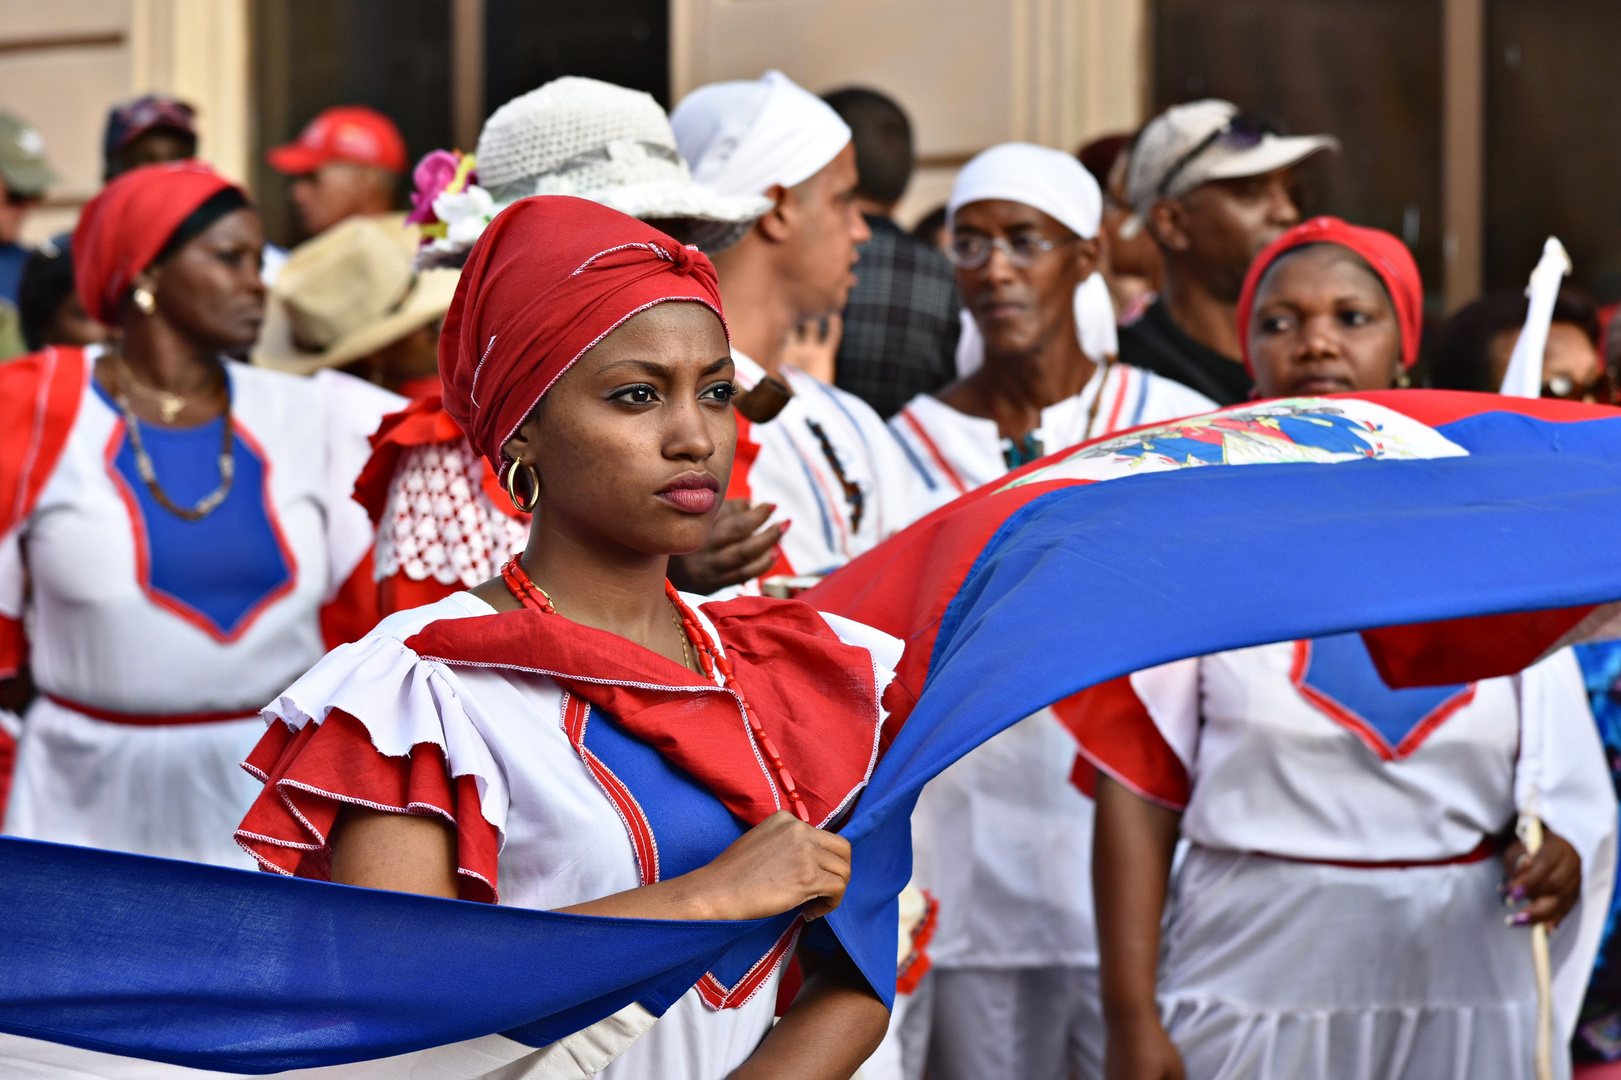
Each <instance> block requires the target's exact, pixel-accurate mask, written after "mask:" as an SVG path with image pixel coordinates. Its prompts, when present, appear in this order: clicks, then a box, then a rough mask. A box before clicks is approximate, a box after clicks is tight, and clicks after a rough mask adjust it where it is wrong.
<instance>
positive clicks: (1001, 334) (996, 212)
mask: <svg viewBox="0 0 1621 1080" xmlns="http://www.w3.org/2000/svg"><path fill="white" fill-rule="evenodd" d="M952 239H953V243H954V244H955V245H957V247H958V250H959V252H964V251H967V250H968V249H969V248H971V247H972V246H974V245H975V244H976V242H977V243H983V242H985V241H988V240H997V239H1000V240H1003V241H1006V242H1007V243H1008V244H1009V245H1011V246H1012V247H1013V248H1014V250H1015V251H1016V252H1019V251H1023V252H1025V253H1026V257H1027V258H1028V261H1029V264H1030V265H1028V266H1025V267H1019V266H1015V265H1013V260H1012V259H1010V258H1009V257H1008V255H1007V253H1006V252H1004V251H1002V250H1001V249H999V248H993V249H992V250H991V253H990V257H989V258H988V259H987V260H986V261H985V263H984V264H983V265H981V266H978V267H964V266H959V267H958V268H957V290H958V292H960V293H961V294H962V298H963V302H964V303H965V304H966V305H967V306H968V310H969V311H970V312H971V313H972V314H973V316H974V321H975V322H976V323H978V324H979V332H980V334H982V335H983V336H984V338H985V354H986V356H987V357H993V356H1006V355H1011V354H1026V353H1032V352H1036V351H1038V350H1040V349H1043V348H1045V347H1046V346H1047V345H1048V343H1049V342H1051V341H1053V340H1054V339H1055V336H1056V335H1058V334H1068V335H1069V336H1070V337H1071V338H1074V336H1075V289H1076V287H1077V286H1078V285H1080V283H1081V282H1082V281H1084V280H1085V279H1086V277H1087V276H1088V275H1089V274H1091V273H1092V270H1093V269H1094V267H1095V266H1096V265H1097V259H1098V242H1097V241H1096V240H1084V239H1081V238H1080V237H1078V236H1076V235H1075V234H1074V233H1072V232H1070V231H1069V230H1068V229H1066V228H1065V227H1064V226H1062V225H1060V224H1059V223H1058V222H1056V221H1054V220H1053V219H1052V218H1051V217H1049V216H1048V215H1047V214H1044V213H1042V212H1041V211H1040V210H1037V209H1036V208H1035V207H1033V206H1026V205H1024V204H1023V203H1017V202H1010V201H1008V200H1006V199H985V200H982V201H980V202H973V203H969V204H968V205H966V206H963V207H960V208H959V209H958V210H957V213H956V215H955V219H954V222H953V236H952ZM1043 241H1046V242H1048V243H1051V244H1052V248H1051V250H1048V251H1042V250H1040V246H1041V244H1042V242H1043ZM1021 261H1023V260H1021Z"/></svg>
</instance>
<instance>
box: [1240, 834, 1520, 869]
mask: <svg viewBox="0 0 1621 1080" xmlns="http://www.w3.org/2000/svg"><path fill="white" fill-rule="evenodd" d="M1250 854H1254V855H1260V856H1262V857H1263V858H1267V859H1277V860H1278V861H1279V862H1292V863H1305V864H1307V865H1310V866H1339V867H1343V868H1345V869H1347V870H1416V869H1418V868H1420V867H1425V866H1467V865H1468V864H1470V863H1478V862H1485V861H1486V860H1487V859H1489V858H1491V857H1492V856H1493V855H1495V854H1497V841H1496V839H1494V838H1493V837H1490V836H1483V837H1481V839H1480V843H1478V844H1476V845H1475V846H1474V847H1472V848H1470V849H1469V850H1468V851H1466V852H1464V853H1463V854H1462V855H1450V856H1448V857H1447V858H1444V859H1414V860H1402V859H1398V860H1395V861H1392V862H1357V861H1355V860H1347V859H1305V858H1301V857H1299V856H1296V855H1274V854H1273V853H1272V852H1270V851H1255V852H1251V853H1250Z"/></svg>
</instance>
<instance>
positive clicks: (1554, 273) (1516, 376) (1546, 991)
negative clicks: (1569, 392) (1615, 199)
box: [1501, 236, 1571, 1080]
mask: <svg viewBox="0 0 1621 1080" xmlns="http://www.w3.org/2000/svg"><path fill="white" fill-rule="evenodd" d="M1570 269H1571V267H1570V255H1569V254H1567V253H1566V251H1565V245H1563V244H1561V243H1560V242H1559V238H1558V237H1556V236H1550V237H1548V240H1547V243H1545V244H1543V246H1542V258H1541V259H1540V260H1538V261H1537V266H1536V269H1535V270H1532V271H1531V281H1530V283H1529V284H1528V285H1527V286H1526V289H1525V294H1526V296H1528V297H1530V300H1531V302H1530V304H1529V305H1528V310H1527V312H1526V316H1525V326H1524V327H1523V328H1522V329H1521V330H1520V339H1519V340H1518V341H1517V342H1515V343H1514V352H1513V354H1512V355H1511V356H1510V357H1509V361H1508V370H1507V371H1505V372H1504V373H1503V386H1502V390H1501V392H1502V393H1503V394H1506V395H1508V396H1510V397H1526V398H1534V397H1541V396H1542V361H1543V354H1544V353H1545V352H1546V351H1547V348H1548V328H1549V326H1550V325H1551V324H1552V322H1553V305H1554V301H1556V300H1557V299H1558V298H1559V286H1560V284H1561V283H1562V282H1563V281H1564V279H1565V277H1566V275H1568V274H1569V273H1570ZM1534 681H1535V676H1534V673H1532V672H1522V673H1521V675H1520V690H1521V692H1520V720H1521V724H1522V725H1523V726H1522V728H1521V732H1520V737H1521V739H1522V740H1523V746H1522V752H1521V759H1520V767H1521V768H1522V769H1524V770H1526V771H1527V773H1528V779H1529V781H1530V783H1529V790H1528V791H1527V792H1526V793H1525V797H1524V798H1523V799H1522V801H1521V804H1520V818H1519V823H1518V825H1517V827H1516V829H1515V831H1516V832H1517V833H1518V834H1519V837H1520V842H1521V843H1523V844H1524V845H1525V850H1526V854H1528V855H1530V856H1532V857H1535V856H1536V853H1537V851H1538V849H1540V848H1541V847H1542V818H1541V816H1540V815H1539V813H1538V810H1539V808H1538V806H1537V803H1538V801H1539V798H1540V795H1541V790H1540V789H1541V784H1540V780H1541V776H1540V773H1541V771H1542V735H1543V733H1542V723H1541V719H1542V718H1541V715H1540V705H1541V702H1540V701H1537V700H1533V699H1534V698H1535V697H1536V695H1535V694H1534V693H1526V690H1527V689H1528V687H1527V683H1528V682H1534ZM1531 966H1532V970H1533V973H1534V975H1535V978H1536V985H1537V1027H1536V1078H1537V1080H1553V1076H1554V1071H1553V966H1552V964H1551V962H1550V958H1549V955H1548V926H1547V924H1546V923H1537V924H1536V925H1535V926H1533V927H1532V928H1531Z"/></svg>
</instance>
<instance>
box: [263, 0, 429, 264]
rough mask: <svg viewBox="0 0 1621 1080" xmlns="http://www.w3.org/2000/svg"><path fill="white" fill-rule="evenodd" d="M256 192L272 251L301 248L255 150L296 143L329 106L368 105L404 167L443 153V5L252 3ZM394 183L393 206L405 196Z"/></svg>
mask: <svg viewBox="0 0 1621 1080" xmlns="http://www.w3.org/2000/svg"><path fill="white" fill-rule="evenodd" d="M253 15H254V28H253V29H254V40H255V44H256V48H255V55H254V61H253V62H254V76H255V78H254V86H255V91H256V95H257V100H256V101H255V108H256V110H257V113H258V117H257V118H258V139H257V142H258V147H259V151H260V153H259V155H258V156H257V157H256V159H255V168H256V170H257V171H256V175H255V177H254V180H255V182H256V184H255V186H256V191H257V194H258V198H259V202H260V205H261V207H262V209H263V212H264V217H265V231H266V233H267V234H268V235H269V237H270V239H271V240H272V241H274V242H275V243H278V244H284V245H291V244H294V243H297V242H298V241H299V240H302V239H304V238H303V237H302V236H301V235H299V233H298V225H297V221H296V218H295V217H294V215H293V212H292V207H291V205H290V204H289V203H288V200H287V180H286V178H285V177H283V176H282V175H281V174H280V173H278V172H276V171H275V170H274V169H272V168H270V167H269V166H268V165H266V164H265V163H264V156H263V151H264V149H265V148H266V147H270V146H275V145H276V144H278V143H282V142H286V141H288V140H289V139H293V138H295V137H297V135H298V133H299V131H300V130H301V129H302V128H303V127H304V125H305V124H307V123H309V122H310V120H311V119H312V118H314V116H315V114H316V113H318V112H320V111H321V110H322V109H324V108H327V107H328V106H330V105H370V106H371V107H372V108H374V109H377V110H379V111H381V112H383V113H386V114H387V115H388V116H390V117H392V118H393V120H394V122H395V123H396V124H398V125H399V126H400V132H401V133H402V134H403V135H404V136H405V145H406V151H407V155H408V159H409V160H411V161H415V160H416V159H417V158H419V157H421V156H422V155H423V154H425V153H427V152H428V151H429V150H432V149H434V148H436V147H441V146H449V145H450V144H451V137H450V135H451V133H450V117H451V111H450V4H449V3H447V2H446V0H257V2H256V3H255V4H254V6H253ZM404 189H405V183H404V182H403V181H402V185H401V190H400V192H399V195H398V198H399V205H400V206H404V205H406V203H405V197H406V191H405V190H404Z"/></svg>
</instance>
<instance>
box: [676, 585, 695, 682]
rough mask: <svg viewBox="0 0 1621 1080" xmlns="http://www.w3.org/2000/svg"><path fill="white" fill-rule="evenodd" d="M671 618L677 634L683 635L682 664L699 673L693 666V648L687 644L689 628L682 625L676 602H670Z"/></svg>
mask: <svg viewBox="0 0 1621 1080" xmlns="http://www.w3.org/2000/svg"><path fill="white" fill-rule="evenodd" d="M670 618H671V619H673V620H675V632H676V633H677V634H680V635H681V662H682V663H684V664H686V665H687V667H688V669H690V670H692V671H697V670H698V669H697V668H695V667H693V665H692V648H691V647H690V646H689V645H688V643H687V628H686V627H685V626H682V625H681V612H680V611H679V610H677V608H676V606H675V601H674V600H671V601H670Z"/></svg>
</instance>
